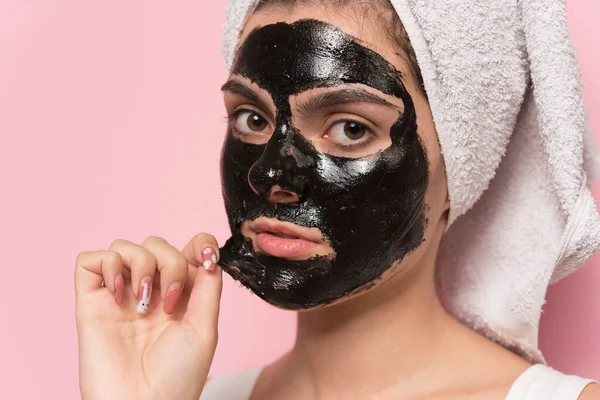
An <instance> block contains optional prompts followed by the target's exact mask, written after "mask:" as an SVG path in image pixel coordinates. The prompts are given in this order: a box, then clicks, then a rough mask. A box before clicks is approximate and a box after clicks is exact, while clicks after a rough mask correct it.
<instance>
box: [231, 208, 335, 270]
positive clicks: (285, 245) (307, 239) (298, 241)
mask: <svg viewBox="0 0 600 400" xmlns="http://www.w3.org/2000/svg"><path fill="white" fill-rule="evenodd" d="M241 228H242V229H241V230H242V234H243V235H244V236H246V237H248V238H250V239H251V240H252V243H253V245H254V249H255V251H259V252H262V253H265V254H268V255H270V256H273V257H279V258H286V259H290V260H306V259H308V258H311V257H315V256H327V255H331V254H333V249H332V248H331V246H330V245H329V243H327V241H325V239H324V238H323V234H322V233H321V231H320V230H319V229H318V228H306V227H301V226H298V225H296V224H293V223H291V222H282V221H279V220H277V219H273V218H266V217H259V218H257V219H255V220H253V221H244V222H243V223H242V227H241Z"/></svg>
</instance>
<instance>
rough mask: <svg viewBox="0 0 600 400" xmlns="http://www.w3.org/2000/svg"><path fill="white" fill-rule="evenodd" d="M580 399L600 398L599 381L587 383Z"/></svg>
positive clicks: (597, 399)
mask: <svg viewBox="0 0 600 400" xmlns="http://www.w3.org/2000/svg"><path fill="white" fill-rule="evenodd" d="M578 400H600V385H599V384H597V383H590V384H589V385H587V386H586V387H585V389H584V390H583V392H581V396H579V399H578Z"/></svg>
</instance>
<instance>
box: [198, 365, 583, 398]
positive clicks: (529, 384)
mask: <svg viewBox="0 0 600 400" xmlns="http://www.w3.org/2000/svg"><path fill="white" fill-rule="evenodd" d="M261 372H262V367H260V368H252V369H248V370H245V371H242V372H238V373H234V374H227V375H220V376H216V377H214V378H211V379H210V380H209V381H208V383H207V384H206V386H205V387H204V391H203V392H202V396H200V400H249V399H250V395H251V394H252V389H253V388H254V384H255V383H256V380H257V379H258V376H259V375H260V373H261ZM592 382H594V381H593V380H591V379H584V378H580V377H578V376H574V375H565V374H563V373H561V372H558V371H555V370H554V369H552V368H550V367H548V366H546V365H543V364H536V365H533V366H531V367H530V368H528V369H527V370H526V371H525V372H523V374H521V376H519V377H518V378H517V380H516V381H515V382H514V383H513V385H512V387H511V389H510V392H509V393H508V396H507V397H506V400H577V399H578V398H579V395H581V392H582V391H583V389H584V388H585V387H586V386H587V385H588V384H590V383H592Z"/></svg>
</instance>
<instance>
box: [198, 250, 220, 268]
mask: <svg viewBox="0 0 600 400" xmlns="http://www.w3.org/2000/svg"><path fill="white" fill-rule="evenodd" d="M202 266H203V267H204V269H205V270H207V271H209V272H214V271H215V270H216V268H217V253H216V252H215V249H213V248H212V247H210V246H206V247H205V248H204V249H203V250H202Z"/></svg>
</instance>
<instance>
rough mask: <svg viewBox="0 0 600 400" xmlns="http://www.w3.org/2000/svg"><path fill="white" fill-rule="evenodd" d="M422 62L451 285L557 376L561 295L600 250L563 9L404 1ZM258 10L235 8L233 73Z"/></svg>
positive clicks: (591, 146) (448, 288) (595, 160)
mask: <svg viewBox="0 0 600 400" xmlns="http://www.w3.org/2000/svg"><path fill="white" fill-rule="evenodd" d="M391 3H392V5H393V6H394V8H395V9H396V11H397V13H398V15H399V16H400V19H401V21H402V23H403V24H404V26H405V28H406V31H407V33H408V35H409V38H410V41H411V44H412V46H413V47H414V49H415V53H416V55H417V60H418V63H419V66H420V68H421V71H422V74H423V79H424V83H425V89H426V91H427V95H428V98H429V103H430V106H431V110H432V112H433V117H434V122H435V126H436V129H437V132H438V135H439V140H440V145H441V149H442V154H443V156H444V161H445V164H446V170H447V175H448V191H449V198H450V216H449V223H448V228H447V230H446V233H445V235H444V237H443V239H442V244H441V248H440V253H439V256H438V265H437V268H438V274H437V277H438V284H439V286H440V293H441V295H442V298H443V301H444V303H445V304H446V306H447V308H448V309H449V310H450V312H452V313H453V314H454V315H455V316H456V317H457V318H459V319H460V320H461V321H463V322H464V323H466V324H467V325H469V326H470V327H472V328H473V329H475V330H477V331H478V332H480V333H482V334H484V335H486V336H487V337H489V338H491V339H493V340H495V341H497V342H498V343H500V344H502V345H503V346H505V347H507V348H509V349H511V350H513V351H515V352H516V353H518V354H520V355H521V356H523V357H524V358H526V359H528V360H531V361H535V362H544V358H543V356H542V354H541V352H540V351H539V349H538V325H539V320H540V316H541V310H542V306H543V304H544V297H545V295H546V290H547V288H548V285H549V284H551V283H554V282H556V281H558V280H559V279H561V278H563V277H564V276H566V275H568V274H569V273H571V272H573V271H574V270H575V269H576V268H577V267H578V266H580V265H581V264H582V263H583V262H584V261H585V260H587V259H588V258H589V257H590V256H591V255H592V254H593V253H594V252H595V251H596V249H598V247H600V216H599V215H598V212H597V211H596V206H595V202H594V199H593V198H592V196H591V193H590V191H589V187H588V185H589V184H591V180H592V179H593V178H595V177H596V176H597V175H598V174H599V173H600V162H599V158H600V157H599V156H598V151H597V148H596V146H595V142H594V139H593V136H592V133H591V131H590V129H589V124H588V122H587V117H586V112H585V109H584V106H583V94H582V91H581V80H580V75H579V67H578V64H577V60H576V59H575V55H574V51H573V47H572V43H571V40H570V37H569V34H568V30H567V25H566V15H565V8H564V3H563V2H562V0H435V1H431V0H391ZM255 4H256V0H230V1H229V4H228V7H227V17H226V23H225V27H224V36H223V53H224V55H225V59H226V62H227V65H228V67H229V66H231V63H232V61H233V58H234V55H235V50H236V46H237V44H238V37H239V33H240V30H241V29H242V28H243V24H244V21H245V19H246V17H247V16H248V15H249V13H250V12H252V10H253V6H254V5H255Z"/></svg>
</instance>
